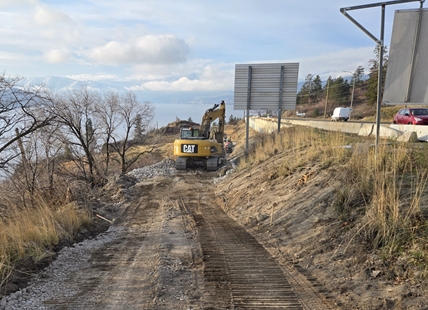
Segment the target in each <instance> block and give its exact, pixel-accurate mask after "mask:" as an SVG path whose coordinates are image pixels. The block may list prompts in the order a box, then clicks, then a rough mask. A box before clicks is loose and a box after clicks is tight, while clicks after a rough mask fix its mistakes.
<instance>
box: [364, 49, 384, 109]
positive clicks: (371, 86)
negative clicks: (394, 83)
mask: <svg viewBox="0 0 428 310" xmlns="http://www.w3.org/2000/svg"><path fill="white" fill-rule="evenodd" d="M387 52H388V47H386V46H385V47H384V50H383V53H384V57H383V67H382V93H383V88H384V86H385V77H386V68H387V66H388V56H387ZM374 53H375V59H370V60H369V65H370V73H369V79H368V81H367V84H368V87H367V92H366V97H367V104H368V105H373V104H375V103H376V102H377V90H378V79H379V78H378V72H379V58H380V51H379V48H378V47H376V48H375V50H374ZM381 97H382V96H381Z"/></svg>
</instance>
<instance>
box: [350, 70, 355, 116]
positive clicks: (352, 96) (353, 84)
mask: <svg viewBox="0 0 428 310" xmlns="http://www.w3.org/2000/svg"><path fill="white" fill-rule="evenodd" d="M355 78H356V76H355V73H354V74H353V80H354V82H353V83H352V95H351V110H350V111H349V120H351V114H352V104H353V103H354V91H355Z"/></svg>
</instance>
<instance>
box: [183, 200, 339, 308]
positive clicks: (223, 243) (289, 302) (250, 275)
mask: <svg viewBox="0 0 428 310" xmlns="http://www.w3.org/2000/svg"><path fill="white" fill-rule="evenodd" d="M199 195H200V197H199V198H198V202H197V203H195V202H193V203H192V202H191V201H189V198H187V202H185V204H187V205H197V207H196V208H194V209H193V210H192V209H191V208H190V209H191V210H192V213H193V214H194V215H193V216H194V218H195V221H196V226H197V228H198V233H199V238H200V245H201V249H202V255H203V262H204V295H203V296H204V297H203V301H204V304H205V305H212V306H211V307H208V308H205V309H258V310H263V309H308V310H309V309H313V310H314V309H315V310H316V309H320V310H321V309H333V308H331V307H330V306H329V304H328V303H326V300H325V298H323V296H321V295H318V294H317V293H314V291H313V290H312V288H308V287H307V286H308V285H309V286H311V283H309V282H308V281H306V280H305V281H299V280H296V279H297V278H298V277H296V276H295V277H293V278H292V279H291V280H292V281H291V282H292V283H293V286H292V285H291V284H290V281H289V279H290V274H291V273H290V272H287V271H286V270H284V268H283V267H281V266H280V265H278V263H277V262H276V261H275V260H274V259H273V258H272V257H271V255H270V254H269V253H268V252H267V251H266V250H265V249H264V247H263V246H262V245H261V244H260V243H258V242H257V240H256V239H255V238H254V237H253V236H251V235H250V234H249V233H248V232H247V231H246V230H245V229H244V228H243V227H241V226H240V225H238V224H237V223H236V222H235V221H234V220H232V219H231V218H230V217H228V216H227V215H226V214H225V213H224V211H223V210H222V209H221V208H220V207H219V206H218V205H216V204H213V198H214V197H213V194H212V193H206V194H203V193H199ZM205 195H207V196H205ZM183 199H184V201H186V199H185V198H183ZM205 202H208V203H205ZM188 209H189V208H188ZM303 288H305V289H304V290H303ZM296 289H299V290H302V292H304V293H305V296H300V295H298V294H296V291H295V290H296ZM308 291H311V293H312V294H311V293H309V294H307V293H308Z"/></svg>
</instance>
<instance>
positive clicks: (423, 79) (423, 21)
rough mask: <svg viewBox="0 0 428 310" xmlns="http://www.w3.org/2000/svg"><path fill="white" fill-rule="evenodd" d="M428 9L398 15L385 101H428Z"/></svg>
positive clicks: (395, 23) (422, 103) (398, 11)
mask: <svg viewBox="0 0 428 310" xmlns="http://www.w3.org/2000/svg"><path fill="white" fill-rule="evenodd" d="M427 52H428V10H427V9H422V8H420V9H416V10H415V9H414V10H397V11H395V15H394V24H393V28H392V37H391V47H390V52H389V58H388V70H387V72H386V79H385V93H384V95H383V103H385V104H391V105H397V104H399V105H402V104H411V105H427V104H428V59H427V57H426V55H427Z"/></svg>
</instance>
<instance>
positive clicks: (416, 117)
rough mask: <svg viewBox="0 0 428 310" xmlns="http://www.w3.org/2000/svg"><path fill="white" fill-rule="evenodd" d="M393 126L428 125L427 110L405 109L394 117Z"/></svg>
mask: <svg viewBox="0 0 428 310" xmlns="http://www.w3.org/2000/svg"><path fill="white" fill-rule="evenodd" d="M393 123H394V124H407V125H428V109H425V108H406V109H401V110H400V111H398V112H397V114H395V115H394V121H393Z"/></svg>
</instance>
